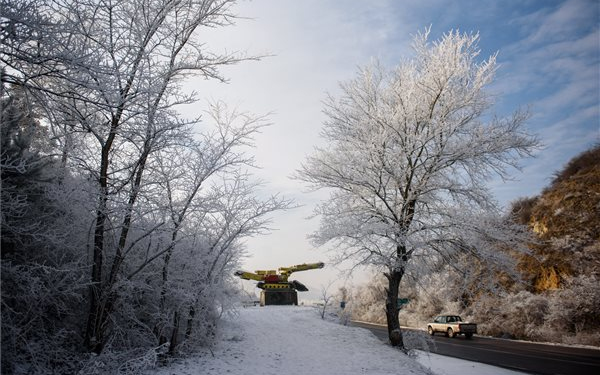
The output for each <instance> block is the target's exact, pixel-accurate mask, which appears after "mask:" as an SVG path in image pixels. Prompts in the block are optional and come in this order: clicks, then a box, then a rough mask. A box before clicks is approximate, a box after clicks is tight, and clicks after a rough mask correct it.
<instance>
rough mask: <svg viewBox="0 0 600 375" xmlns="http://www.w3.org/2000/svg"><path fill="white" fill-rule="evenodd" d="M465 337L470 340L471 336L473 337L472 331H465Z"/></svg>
mask: <svg viewBox="0 0 600 375" xmlns="http://www.w3.org/2000/svg"><path fill="white" fill-rule="evenodd" d="M465 337H466V338H467V340H470V339H471V338H473V334H472V333H465Z"/></svg>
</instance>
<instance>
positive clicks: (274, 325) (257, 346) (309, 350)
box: [156, 306, 512, 375]
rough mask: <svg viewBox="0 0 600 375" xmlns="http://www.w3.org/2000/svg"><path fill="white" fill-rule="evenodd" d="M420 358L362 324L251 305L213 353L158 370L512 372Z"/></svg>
mask: <svg viewBox="0 0 600 375" xmlns="http://www.w3.org/2000/svg"><path fill="white" fill-rule="evenodd" d="M420 357H421V358H420V359H419V361H420V362H422V363H423V364H421V363H419V362H418V361H417V360H415V359H413V358H411V357H409V356H407V355H405V354H403V353H402V352H400V351H399V350H397V349H394V348H392V347H391V346H389V345H386V344H384V343H383V342H381V341H380V340H379V339H377V338H376V337H375V336H374V335H372V334H371V333H370V332H369V331H368V330H366V329H363V328H358V327H348V326H343V325H340V324H336V323H333V322H328V321H325V320H322V319H321V318H320V316H319V315H318V314H317V312H316V311H315V310H314V309H312V308H308V307H296V306H267V307H250V308H244V309H240V310H239V313H238V314H235V316H233V315H232V316H230V317H228V318H227V319H226V320H225V322H224V327H223V340H222V341H221V343H220V344H219V345H217V347H216V348H213V350H212V353H211V351H209V350H206V351H205V352H203V353H202V354H199V355H198V356H197V357H193V358H188V359H186V360H182V361H179V362H176V363H173V364H171V365H169V366H167V367H164V368H161V369H159V370H158V371H157V372H156V375H172V374H178V375H179V374H181V375H198V374H207V375H210V374H213V375H217V374H227V373H231V374H261V375H281V374H310V375H319V374H330V375H334V374H340V375H341V374H344V375H346V374H378V375H383V374H449V375H450V374H453V373H456V374H458V373H461V374H469V373H472V374H486V373H487V374H498V373H500V374H504V373H506V374H508V373H512V372H510V371H506V370H502V369H498V368H495V367H491V366H486V365H481V364H477V363H472V362H467V361H460V360H455V359H452V360H451V362H452V363H453V366H450V367H449V366H448V365H449V364H450V363H449V362H446V358H447V357H442V356H437V355H431V356H429V355H427V354H425V353H423V354H420ZM442 361H443V363H442ZM453 367H456V372H454V371H452V368H453ZM487 367H489V368H490V369H487ZM428 368H431V369H433V370H434V371H432V370H430V369H428ZM441 369H443V370H442V371H439V370H441Z"/></svg>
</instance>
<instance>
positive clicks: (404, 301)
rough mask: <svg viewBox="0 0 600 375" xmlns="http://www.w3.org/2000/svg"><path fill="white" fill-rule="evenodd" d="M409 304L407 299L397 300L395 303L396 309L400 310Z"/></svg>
mask: <svg viewBox="0 0 600 375" xmlns="http://www.w3.org/2000/svg"><path fill="white" fill-rule="evenodd" d="M409 302H410V300H409V299H408V298H398V301H397V304H398V308H399V309H401V308H402V306H404V305H406V304H407V303H409Z"/></svg>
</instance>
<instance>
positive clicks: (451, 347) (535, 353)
mask: <svg viewBox="0 0 600 375" xmlns="http://www.w3.org/2000/svg"><path fill="white" fill-rule="evenodd" d="M352 325H354V326H358V327H364V328H368V329H369V330H371V331H372V332H373V333H374V334H375V335H376V336H377V337H380V338H381V339H382V340H384V341H387V328H386V327H382V326H378V325H372V324H366V323H358V322H352ZM413 332H414V331H413ZM418 332H420V334H421V335H424V336H426V335H427V333H426V332H424V331H418ZM431 346H432V347H431V348H430V350H431V351H432V352H433V353H437V354H442V355H447V356H451V357H457V358H462V359H467V360H470V361H476V362H481V363H487V364H490V365H494V366H500V367H505V368H509V369H513V370H518V371H523V372H526V373H530V374H543V375H553V374H560V375H570V374H574V375H575V374H576V375H598V374H600V349H587V348H573V347H566V346H558V345H544V344H533V343H528V342H522V341H513V340H503V339H492V338H487V337H480V336H475V337H473V339H472V340H467V339H465V338H464V337H462V336H458V337H455V338H452V339H451V338H448V337H444V336H443V335H442V334H436V335H435V336H434V340H433V344H432V345H431Z"/></svg>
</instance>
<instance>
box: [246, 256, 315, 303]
mask: <svg viewBox="0 0 600 375" xmlns="http://www.w3.org/2000/svg"><path fill="white" fill-rule="evenodd" d="M324 266H325V264H324V263H323V262H318V263H304V264H298V265H296V266H291V267H280V268H279V269H278V270H277V271H275V270H266V271H263V270H260V271H254V272H247V271H236V272H235V275H236V276H239V277H240V278H242V279H244V280H256V281H258V284H257V285H256V286H257V287H258V288H260V289H262V291H261V293H260V305H261V306H264V305H297V304H298V294H297V291H300V292H306V291H307V290H308V288H307V287H306V286H305V285H304V284H302V283H301V282H299V281H296V280H293V281H288V278H289V277H290V275H291V274H292V273H294V272H298V271H307V270H314V269H317V268H323V267H324Z"/></svg>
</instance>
